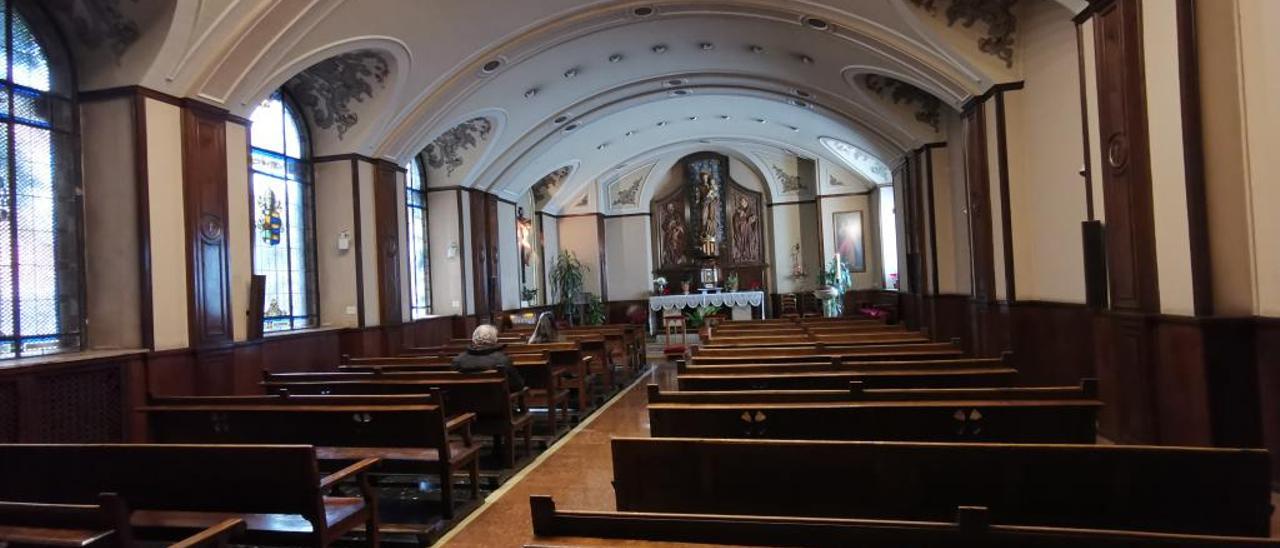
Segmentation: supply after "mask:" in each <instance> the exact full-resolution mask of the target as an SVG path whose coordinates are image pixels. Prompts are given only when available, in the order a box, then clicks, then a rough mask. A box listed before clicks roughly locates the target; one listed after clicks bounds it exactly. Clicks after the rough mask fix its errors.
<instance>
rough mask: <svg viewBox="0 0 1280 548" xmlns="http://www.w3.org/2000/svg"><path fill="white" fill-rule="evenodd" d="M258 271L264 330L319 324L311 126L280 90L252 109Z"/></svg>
mask: <svg viewBox="0 0 1280 548" xmlns="http://www.w3.org/2000/svg"><path fill="white" fill-rule="evenodd" d="M250 120H251V121H252V123H253V125H252V129H251V130H250V137H249V139H250V140H249V144H250V150H251V157H252V158H251V161H252V167H251V171H252V173H251V175H252V178H253V180H252V181H251V183H250V184H251V187H252V192H253V208H254V217H253V219H254V220H253V228H254V230H253V273H254V274H261V275H263V276H266V282H267V283H266V298H265V302H264V304H263V306H264V308H263V313H262V328H263V331H285V330H289V329H301V328H306V327H312V326H314V325H316V322H317V318H318V315H319V314H318V308H317V306H316V305H317V302H318V301H319V299H318V298H317V296H316V285H317V284H316V259H315V223H314V205H313V204H314V203H315V198H314V196H313V189H312V187H311V163H310V162H309V161H308V160H309V158H310V156H311V154H310V145H309V144H308V142H307V134H306V125H305V124H304V123H303V121H302V118H301V116H299V114H298V110H297V109H296V108H295V107H294V106H293V104H292V102H291V101H289V100H288V98H287V97H286V96H285V94H284V93H282V92H279V91H277V92H276V93H274V94H272V95H271V97H269V98H268V99H267V100H265V101H263V102H262V104H261V105H259V106H258V108H257V109H255V110H254V111H253V116H251V117H250Z"/></svg>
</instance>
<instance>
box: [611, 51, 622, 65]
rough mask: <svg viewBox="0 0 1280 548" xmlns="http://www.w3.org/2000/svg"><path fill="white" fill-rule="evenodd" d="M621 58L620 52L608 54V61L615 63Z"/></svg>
mask: <svg viewBox="0 0 1280 548" xmlns="http://www.w3.org/2000/svg"><path fill="white" fill-rule="evenodd" d="M621 60H622V54H621V53H615V54H613V55H610V56H609V62H610V63H617V62H619V61H621Z"/></svg>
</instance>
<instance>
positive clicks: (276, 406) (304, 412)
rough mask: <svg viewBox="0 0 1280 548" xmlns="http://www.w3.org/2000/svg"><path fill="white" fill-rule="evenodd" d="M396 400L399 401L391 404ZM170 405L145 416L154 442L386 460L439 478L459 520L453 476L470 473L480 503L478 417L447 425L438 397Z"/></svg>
mask: <svg viewBox="0 0 1280 548" xmlns="http://www.w3.org/2000/svg"><path fill="white" fill-rule="evenodd" d="M391 397H392V398H395V397H396V396H391ZM385 398H388V396H288V395H284V396H238V397H237V396H230V397H212V398H210V397H201V396H193V397H170V398H162V399H157V400H156V401H153V402H152V403H151V405H148V406H145V407H141V408H138V411H139V412H141V413H146V415H147V419H148V420H147V423H148V425H149V427H150V438H149V439H150V441H152V442H156V443H196V444H212V443H223V444H271V443H297V444H307V445H315V446H317V448H316V454H317V455H318V457H319V458H320V459H321V460H326V461H339V462H356V461H360V460H363V459H365V458H369V457H376V458H379V459H381V461H382V462H381V464H380V466H379V471H381V472H386V473H394V474H434V475H437V476H439V478H440V491H441V500H442V513H443V514H444V517H445V518H452V517H453V506H454V495H453V475H454V474H455V473H459V472H466V473H468V475H469V476H470V480H471V498H472V499H473V500H474V499H478V498H479V497H480V459H479V455H480V447H479V445H478V444H476V443H475V442H474V441H473V439H472V436H471V424H472V423H474V422H475V419H476V416H475V414H473V413H464V414H461V415H456V416H454V417H450V418H447V419H446V417H445V414H444V408H443V407H442V406H441V405H440V402H441V399H440V396H439V394H438V390H436V391H434V392H433V393H432V394H431V396H428V397H422V396H413V397H401V398H404V399H412V400H416V402H413V403H406V402H399V403H393V404H388V403H386V400H385Z"/></svg>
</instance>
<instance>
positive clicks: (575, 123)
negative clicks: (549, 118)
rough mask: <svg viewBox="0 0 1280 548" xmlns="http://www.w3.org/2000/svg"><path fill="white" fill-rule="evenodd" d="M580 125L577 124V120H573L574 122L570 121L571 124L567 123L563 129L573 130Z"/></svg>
mask: <svg viewBox="0 0 1280 548" xmlns="http://www.w3.org/2000/svg"><path fill="white" fill-rule="evenodd" d="M580 126H581V124H579V123H577V122H574V123H572V124H569V125H567V126H564V130H565V131H573V130H575V129H578V128H579V127H580Z"/></svg>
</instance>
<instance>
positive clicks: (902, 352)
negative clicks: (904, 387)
mask: <svg viewBox="0 0 1280 548" xmlns="http://www.w3.org/2000/svg"><path fill="white" fill-rule="evenodd" d="M816 356H827V357H828V358H827V359H830V358H829V357H830V356H840V357H841V358H842V359H845V360H849V361H859V360H874V359H880V360H893V359H899V360H908V359H931V358H959V357H963V356H964V351H963V350H961V349H960V347H959V346H958V345H956V344H955V343H912V344H895V345H853V346H848V345H840V344H818V343H813V344H800V345H789V346H777V347H751V346H716V345H707V346H702V347H699V348H698V350H697V352H695V353H694V354H693V359H694V361H703V360H733V359H736V360H743V361H747V362H752V361H757V360H762V359H772V358H783V357H789V358H795V357H816Z"/></svg>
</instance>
